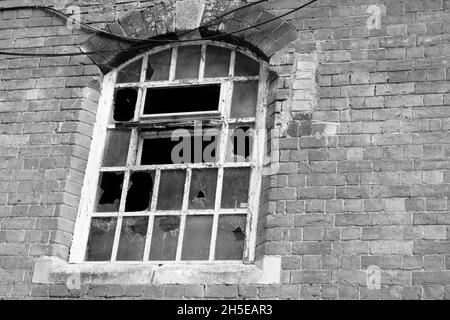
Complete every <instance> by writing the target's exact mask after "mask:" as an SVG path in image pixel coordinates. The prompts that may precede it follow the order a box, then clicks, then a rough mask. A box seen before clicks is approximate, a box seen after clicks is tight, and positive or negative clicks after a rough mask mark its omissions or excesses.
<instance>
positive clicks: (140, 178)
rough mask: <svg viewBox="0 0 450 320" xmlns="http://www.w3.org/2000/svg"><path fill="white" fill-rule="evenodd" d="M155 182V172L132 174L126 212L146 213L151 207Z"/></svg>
mask: <svg viewBox="0 0 450 320" xmlns="http://www.w3.org/2000/svg"><path fill="white" fill-rule="evenodd" d="M153 180H154V173H153V172H133V173H132V174H131V176H130V184H129V185H128V187H129V189H128V193H127V201H126V203H125V211H128V212H129V211H144V210H147V209H148V208H149V207H150V201H151V198H152V191H153Z"/></svg>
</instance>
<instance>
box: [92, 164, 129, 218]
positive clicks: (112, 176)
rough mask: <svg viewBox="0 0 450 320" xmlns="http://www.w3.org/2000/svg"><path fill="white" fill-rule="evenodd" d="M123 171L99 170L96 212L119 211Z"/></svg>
mask: <svg viewBox="0 0 450 320" xmlns="http://www.w3.org/2000/svg"><path fill="white" fill-rule="evenodd" d="M122 184H123V172H101V173H100V178H99V186H100V187H99V190H98V194H97V206H96V208H97V210H96V211H97V212H117V211H119V205H120V197H121V194H122Z"/></svg>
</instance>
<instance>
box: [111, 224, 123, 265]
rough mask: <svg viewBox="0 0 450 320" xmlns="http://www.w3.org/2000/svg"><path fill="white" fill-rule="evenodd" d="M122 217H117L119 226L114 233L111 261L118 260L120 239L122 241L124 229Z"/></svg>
mask: <svg viewBox="0 0 450 320" xmlns="http://www.w3.org/2000/svg"><path fill="white" fill-rule="evenodd" d="M122 220H123V217H122V216H120V215H119V216H118V217H117V225H116V231H115V233H114V242H113V248H112V253H111V261H116V258H117V250H118V247H119V239H120V231H121V229H122Z"/></svg>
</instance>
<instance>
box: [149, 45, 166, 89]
mask: <svg viewBox="0 0 450 320" xmlns="http://www.w3.org/2000/svg"><path fill="white" fill-rule="evenodd" d="M171 59H172V49H168V50H164V51H160V52H157V53H155V54H152V55H149V56H148V64H147V74H146V79H147V80H151V81H164V80H169V73H170V61H171Z"/></svg>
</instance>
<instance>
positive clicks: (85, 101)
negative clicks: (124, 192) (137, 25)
mask: <svg viewBox="0 0 450 320" xmlns="http://www.w3.org/2000/svg"><path fill="white" fill-rule="evenodd" d="M103 2H104V3H105V4H104V5H102V6H95V5H90V4H89V2H88V1H66V2H65V3H62V2H57V1H53V2H52V1H46V3H45V4H49V5H57V6H59V7H64V5H65V6H67V5H70V4H77V5H81V7H82V12H83V15H82V18H83V20H88V21H92V22H93V25H95V26H96V27H99V28H104V27H105V26H106V25H107V24H109V23H112V22H114V21H117V20H118V19H119V18H121V17H123V16H125V15H126V14H127V13H130V12H133V11H135V10H137V8H139V7H146V6H148V5H150V4H152V3H154V1H129V2H126V1H120V2H119V1H112V0H104V1H103ZM28 4H34V3H33V2H32V1H1V2H0V7H2V6H8V5H9V6H11V5H28ZM36 4H37V3H36ZM39 4H42V3H39ZM83 4H84V5H83ZM374 4H375V5H378V6H379V7H380V8H385V9H384V12H383V14H382V16H381V24H380V29H373V30H369V28H368V27H367V20H368V19H369V14H368V13H367V9H368V7H369V6H370V5H374ZM298 5H299V1H297V0H274V1H268V2H267V3H266V4H263V6H264V7H265V8H267V9H268V10H270V11H271V12H273V13H275V14H281V13H284V12H286V11H287V10H289V9H291V8H294V7H296V6H298ZM0 17H1V19H0V49H1V50H6V49H10V48H14V50H23V51H24V52H29V53H58V52H78V51H79V46H80V45H81V44H82V43H84V42H85V41H86V40H87V39H88V38H89V37H90V34H88V33H86V32H84V31H81V30H77V29H73V30H71V29H68V28H67V27H66V23H65V22H64V21H63V20H62V19H60V18H57V17H55V16H54V15H53V14H50V13H46V12H44V11H42V10H13V11H3V12H2V13H1V16H0ZM449 18H450V1H445V0H437V1H436V0H427V1H416V0H383V1H381V0H379V1H377V0H351V1H350V0H339V1H338V0H319V1H317V2H316V3H315V4H313V5H311V6H310V7H308V8H304V9H302V10H301V11H299V12H297V13H296V14H295V15H292V16H290V17H288V20H289V21H290V22H291V23H293V24H294V26H295V27H296V28H297V30H298V35H299V38H298V40H297V41H295V42H293V43H291V44H290V45H289V46H287V47H286V48H285V49H283V50H282V51H281V52H279V53H278V54H277V55H275V56H274V57H273V59H272V60H271V65H272V68H273V69H274V71H276V72H277V73H278V75H279V79H278V81H277V82H276V83H275V86H276V90H275V89H274V90H272V91H271V93H272V94H273V99H271V100H269V101H273V100H275V102H274V103H273V104H271V106H270V107H269V114H270V115H274V116H275V118H276V119H277V120H276V121H277V123H278V124H279V125H280V126H281V127H282V128H283V130H282V131H283V136H282V139H281V140H280V148H281V152H280V161H281V164H280V171H279V173H278V174H277V175H275V176H273V177H271V178H269V179H266V181H265V182H264V186H263V194H262V195H261V197H262V200H263V201H262V206H261V213H260V217H261V218H260V225H261V228H260V232H259V234H258V238H259V241H258V243H259V245H258V252H259V254H268V255H281V256H282V257H283V258H282V268H283V271H282V279H281V282H282V284H280V285H248V284H246V285H205V284H198V285H160V286H158V285H154V284H149V285H126V284H123V285H105V286H98V285H97V286H94V285H88V284H83V285H82V287H81V289H80V290H70V291H68V289H67V286H66V285H64V284H54V285H39V284H33V283H32V282H31V277H32V272H33V267H34V262H35V260H36V259H37V258H38V257H40V256H43V255H53V256H58V257H60V258H62V259H67V257H68V251H69V248H70V244H71V240H72V233H73V228H74V222H75V219H76V214H77V206H78V201H79V195H80V190H81V185H82V182H83V177H84V170H85V167H86V161H87V157H88V152H89V147H90V138H91V134H92V127H93V123H94V121H95V114H96V107H97V102H98V97H99V93H98V91H99V86H100V83H101V80H102V74H101V72H100V69H99V68H98V67H97V66H95V65H94V64H93V62H92V61H91V60H90V59H89V58H87V57H83V56H80V57H58V58H48V57H41V58H37V57H29V58H27V57H10V56H8V57H6V56H0V80H1V82H0V151H1V154H2V156H1V157H0V181H1V184H0V296H3V297H4V296H8V297H10V296H13V297H26V296H30V295H31V296H33V297H49V296H50V297H67V296H70V297H80V296H81V297H89V298H91V297H114V298H117V297H130V298H133V297H145V298H203V297H205V298H294V299H300V298H302V299H337V298H344V299H367V298H374V299H380V298H382V299H401V298H403V299H419V298H420V299H430V298H431V299H443V298H447V299H448V298H450V271H449V270H448V269H449V268H450V241H449V236H450V233H449V230H448V229H449V225H450V218H449V217H450V216H449V210H448V207H449V205H448V197H449V195H450V160H449V156H450V145H449V142H450V134H449V128H450V112H449V111H450V109H449V107H448V102H449V97H450V95H449V94H448V91H449V89H448V88H449V87H448V85H449V82H448V81H447V77H448V76H447V66H448V61H449V60H450V59H449V58H448V57H449V55H450V51H449V48H450V44H449V39H450V37H449V34H450V29H449V23H448V21H449V20H450V19H449ZM261 230H262V231H261ZM371 265H376V266H379V267H380V268H381V269H382V270H383V271H382V284H383V285H382V288H381V290H368V289H367V287H366V269H367V267H368V266H371Z"/></svg>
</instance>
